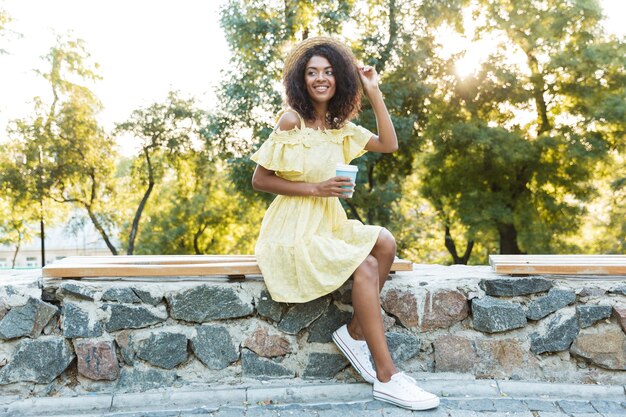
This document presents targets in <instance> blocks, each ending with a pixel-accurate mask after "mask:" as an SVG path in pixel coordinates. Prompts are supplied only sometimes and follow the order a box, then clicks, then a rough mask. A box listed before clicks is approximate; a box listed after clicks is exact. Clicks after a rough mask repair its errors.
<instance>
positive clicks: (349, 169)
mask: <svg viewBox="0 0 626 417" xmlns="http://www.w3.org/2000/svg"><path fill="white" fill-rule="evenodd" d="M357 172H359V167H357V166H356V165H346V164H337V168H336V174H335V175H336V176H337V177H350V179H351V180H352V183H353V184H356V174H357ZM341 188H347V189H349V190H350V192H348V193H343V195H345V196H346V197H348V198H350V197H352V187H341Z"/></svg>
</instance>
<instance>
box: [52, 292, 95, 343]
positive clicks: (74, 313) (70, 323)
mask: <svg viewBox="0 0 626 417" xmlns="http://www.w3.org/2000/svg"><path fill="white" fill-rule="evenodd" d="M61 311H62V313H61V330H62V331H63V336H65V337H67V338H70V339H73V338H77V337H98V336H101V335H102V324H101V323H100V322H98V321H97V319H96V318H95V317H91V315H90V313H89V312H88V311H87V310H84V309H83V308H82V307H81V306H80V305H79V304H77V303H72V302H67V301H66V302H64V304H63V307H62V310H61Z"/></svg>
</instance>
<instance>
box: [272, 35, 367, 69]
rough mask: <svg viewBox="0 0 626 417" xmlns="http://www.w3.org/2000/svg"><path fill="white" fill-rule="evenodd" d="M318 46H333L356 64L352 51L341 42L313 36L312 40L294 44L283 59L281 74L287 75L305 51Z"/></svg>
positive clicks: (326, 37) (327, 37)
mask: <svg viewBox="0 0 626 417" xmlns="http://www.w3.org/2000/svg"><path fill="white" fill-rule="evenodd" d="M318 45H330V46H333V47H335V48H336V49H338V50H340V51H343V52H345V53H346V55H347V56H349V57H352V59H353V61H354V62H355V63H356V58H355V57H354V54H353V53H352V50H351V49H350V48H348V47H347V46H346V45H345V44H343V43H342V42H341V41H339V40H337V39H335V38H331V37H330V36H315V37H312V38H307V39H305V40H303V41H302V42H300V43H298V44H296V45H295V46H294V47H293V48H292V49H291V51H289V54H288V55H287V58H286V59H285V66H284V68H283V74H288V73H289V72H290V71H291V70H292V69H293V67H294V66H295V65H296V63H297V62H298V60H299V59H300V58H301V57H302V55H304V54H305V53H306V51H308V50H309V49H311V48H313V47H314V46H318Z"/></svg>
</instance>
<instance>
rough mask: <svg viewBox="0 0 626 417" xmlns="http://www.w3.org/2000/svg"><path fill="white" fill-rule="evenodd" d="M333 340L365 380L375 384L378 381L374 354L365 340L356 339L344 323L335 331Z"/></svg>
mask: <svg viewBox="0 0 626 417" xmlns="http://www.w3.org/2000/svg"><path fill="white" fill-rule="evenodd" d="M333 342H335V344H336V345H337V347H338V348H339V350H341V352H343V354H344V355H345V356H346V358H348V360H349V361H350V363H351V364H352V366H353V367H354V369H356V370H357V372H358V373H359V374H360V375H361V376H362V377H363V379H364V380H366V381H367V382H369V383H370V384H373V383H374V381H376V371H375V370H374V366H373V365H372V354H371V353H370V350H369V348H368V347H367V343H366V342H365V341H364V340H355V339H353V338H352V336H350V333H348V326H347V325H345V324H344V325H343V326H341V327H340V328H338V329H337V330H335V332H334V333H333Z"/></svg>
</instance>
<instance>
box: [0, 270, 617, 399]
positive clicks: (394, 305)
mask: <svg viewBox="0 0 626 417" xmlns="http://www.w3.org/2000/svg"><path fill="white" fill-rule="evenodd" d="M4 275H5V276H3V277H0V393H1V394H2V395H71V394H74V393H84V392H98V391H106V392H110V391H112V390H115V391H117V392H119V391H142V390H148V389H152V388H159V387H162V386H177V387H180V386H183V385H193V384H219V385H224V384H242V383H246V382H248V381H250V380H252V379H267V378H294V377H296V378H302V379H315V380H319V379H336V380H344V381H360V378H359V377H358V376H357V375H356V373H355V372H354V370H353V369H352V368H351V367H349V366H348V362H347V360H346V359H345V358H344V357H343V356H342V355H341V354H340V353H339V351H338V350H337V349H336V348H335V346H334V344H333V343H332V341H331V332H332V331H333V330H334V329H336V328H337V327H338V326H340V325H341V324H343V323H346V322H347V321H348V320H349V318H350V316H351V305H350V283H347V284H346V285H344V286H343V287H342V288H340V289H339V290H337V291H335V292H334V293H333V294H331V295H328V296H326V297H323V298H321V299H318V300H315V301H312V302H309V303H305V304H280V303H276V302H274V301H272V299H271V298H270V296H269V294H268V293H267V291H266V289H265V286H264V284H263V282H262V280H261V279H260V278H259V277H257V278H252V279H247V280H245V281H237V282H229V281H225V280H221V279H189V278H188V279H185V278H179V279H170V280H169V281H167V282H166V281H165V280H164V279H163V278H154V279H143V280H137V281H123V280H111V279H108V280H107V279H99V280H82V281H81V280H64V281H62V282H59V281H49V282H48V281H44V280H42V279H41V278H40V277H39V275H38V274H36V273H35V274H33V273H30V274H29V273H23V274H17V273H13V274H12V275H11V276H9V275H7V274H4ZM381 302H382V308H383V311H384V314H385V326H386V329H387V339H388V342H389V347H390V350H391V352H392V356H393V358H394V360H395V361H396V362H397V364H398V366H399V368H401V369H403V370H406V371H409V372H413V373H418V374H419V373H421V372H425V373H433V372H434V373H440V372H443V373H450V372H452V373H463V374H472V375H474V376H475V377H477V378H500V379H518V380H519V379H521V380H543V381H558V382H576V383H602V384H624V383H626V372H624V370H626V335H625V333H624V332H625V331H626V284H625V282H624V281H623V280H621V281H620V280H611V279H604V280H603V279H600V278H597V277H589V278H587V279H565V278H545V277H515V278H511V277H507V276H497V275H495V274H493V273H492V272H491V271H490V269H489V268H488V267H464V266H453V267H444V266H428V265H417V266H416V267H415V269H414V271H412V272H403V273H398V274H396V275H394V276H393V278H392V279H391V280H390V281H389V282H388V283H387V285H386V286H385V289H384V290H383V293H382V294H381Z"/></svg>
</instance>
